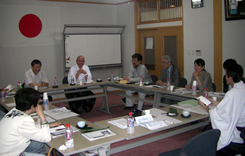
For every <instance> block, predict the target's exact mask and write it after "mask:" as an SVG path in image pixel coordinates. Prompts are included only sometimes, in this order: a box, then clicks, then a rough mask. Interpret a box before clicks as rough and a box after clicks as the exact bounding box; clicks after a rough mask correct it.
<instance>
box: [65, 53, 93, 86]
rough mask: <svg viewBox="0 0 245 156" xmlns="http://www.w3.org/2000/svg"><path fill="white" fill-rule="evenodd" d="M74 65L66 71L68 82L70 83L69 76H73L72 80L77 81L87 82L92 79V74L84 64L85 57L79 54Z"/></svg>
mask: <svg viewBox="0 0 245 156" xmlns="http://www.w3.org/2000/svg"><path fill="white" fill-rule="evenodd" d="M76 63H77V64H76V65H74V66H72V67H71V68H70V70H69V73H68V82H69V83H71V78H72V77H73V78H74V82H75V83H78V82H79V81H82V82H87V81H89V80H92V75H91V73H90V70H89V68H88V66H87V65H85V64H84V63H85V58H84V57H83V56H82V55H80V56H78V57H77V59H76Z"/></svg>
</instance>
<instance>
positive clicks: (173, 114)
mask: <svg viewBox="0 0 245 156" xmlns="http://www.w3.org/2000/svg"><path fill="white" fill-rule="evenodd" d="M167 115H168V116H176V115H178V113H170V112H168V113H167Z"/></svg>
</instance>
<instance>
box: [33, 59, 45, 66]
mask: <svg viewBox="0 0 245 156" xmlns="http://www.w3.org/2000/svg"><path fill="white" fill-rule="evenodd" d="M35 64H40V66H42V62H41V61H40V60H38V59H35V60H33V61H32V62H31V66H32V67H33V66H34V65H35Z"/></svg>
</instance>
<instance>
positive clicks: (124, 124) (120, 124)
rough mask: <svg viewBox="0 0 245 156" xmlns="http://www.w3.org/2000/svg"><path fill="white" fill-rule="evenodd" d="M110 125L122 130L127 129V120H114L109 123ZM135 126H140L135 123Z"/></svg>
mask: <svg viewBox="0 0 245 156" xmlns="http://www.w3.org/2000/svg"><path fill="white" fill-rule="evenodd" d="M107 122H108V123H109V124H112V125H114V126H117V127H119V128H121V129H126V128H127V119H124V118H121V119H117V120H112V121H107ZM134 126H138V124H137V123H134Z"/></svg>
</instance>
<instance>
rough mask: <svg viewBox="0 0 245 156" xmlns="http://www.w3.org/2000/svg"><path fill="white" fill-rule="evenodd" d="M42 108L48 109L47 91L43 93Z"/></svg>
mask: <svg viewBox="0 0 245 156" xmlns="http://www.w3.org/2000/svg"><path fill="white" fill-rule="evenodd" d="M43 108H44V110H48V109H49V101H48V93H47V92H44V93H43Z"/></svg>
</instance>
